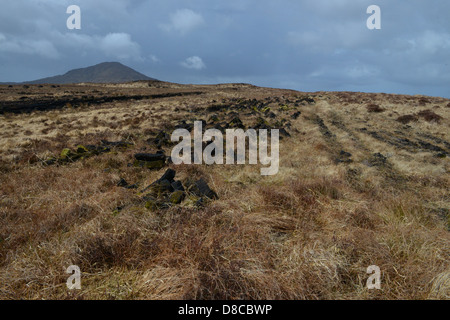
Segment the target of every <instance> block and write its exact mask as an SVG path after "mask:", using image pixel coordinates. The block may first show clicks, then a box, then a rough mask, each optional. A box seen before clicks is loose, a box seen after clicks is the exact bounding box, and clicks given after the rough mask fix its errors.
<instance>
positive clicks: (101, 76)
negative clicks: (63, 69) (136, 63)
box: [23, 62, 157, 84]
mask: <svg viewBox="0 0 450 320" xmlns="http://www.w3.org/2000/svg"><path fill="white" fill-rule="evenodd" d="M139 80H154V81H157V80H156V79H153V78H150V77H147V76H146V75H143V74H142V73H139V72H137V71H135V70H133V69H131V68H129V67H127V66H124V65H123V64H121V63H119V62H103V63H100V64H97V65H95V66H92V67H87V68H81V69H74V70H71V71H69V72H67V73H66V74H64V75H60V76H55V77H49V78H44V79H39V80H35V81H26V82H23V83H26V84H44V83H51V84H68V83H80V82H93V83H120V82H129V81H139Z"/></svg>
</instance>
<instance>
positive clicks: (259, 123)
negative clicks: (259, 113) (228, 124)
mask: <svg viewBox="0 0 450 320" xmlns="http://www.w3.org/2000/svg"><path fill="white" fill-rule="evenodd" d="M253 128H254V129H271V126H270V124H269V122H267V121H266V120H265V119H264V118H262V117H258V119H256V125H254V126H253Z"/></svg>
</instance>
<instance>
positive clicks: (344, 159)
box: [336, 150, 353, 163]
mask: <svg viewBox="0 0 450 320" xmlns="http://www.w3.org/2000/svg"><path fill="white" fill-rule="evenodd" d="M351 157H352V154H351V153H350V152H346V151H344V150H341V152H340V153H339V156H338V157H337V158H336V163H351V162H353V160H352V159H351Z"/></svg>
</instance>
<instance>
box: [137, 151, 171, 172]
mask: <svg viewBox="0 0 450 320" xmlns="http://www.w3.org/2000/svg"><path fill="white" fill-rule="evenodd" d="M134 158H135V159H136V160H135V161H134V162H133V166H134V167H139V168H147V169H150V170H154V169H155V170H157V169H161V168H162V167H164V166H165V164H166V159H167V157H166V155H165V154H164V152H163V151H158V152H157V153H136V154H135V155H134Z"/></svg>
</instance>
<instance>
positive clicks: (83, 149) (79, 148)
mask: <svg viewBox="0 0 450 320" xmlns="http://www.w3.org/2000/svg"><path fill="white" fill-rule="evenodd" d="M77 153H78V154H80V153H89V150H88V148H86V147H85V146H83V145H79V146H77Z"/></svg>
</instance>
